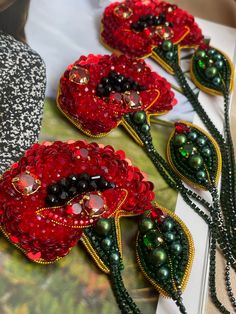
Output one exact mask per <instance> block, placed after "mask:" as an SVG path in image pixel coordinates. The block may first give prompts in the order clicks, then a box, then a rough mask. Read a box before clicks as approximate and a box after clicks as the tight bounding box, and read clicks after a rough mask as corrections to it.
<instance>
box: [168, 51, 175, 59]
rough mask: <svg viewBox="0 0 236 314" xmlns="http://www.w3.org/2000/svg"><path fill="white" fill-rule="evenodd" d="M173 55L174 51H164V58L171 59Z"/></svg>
mask: <svg viewBox="0 0 236 314" xmlns="http://www.w3.org/2000/svg"><path fill="white" fill-rule="evenodd" d="M173 57H174V53H173V52H172V51H168V52H167V53H166V59H168V60H172V59H173Z"/></svg>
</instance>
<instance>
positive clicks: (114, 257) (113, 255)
mask: <svg viewBox="0 0 236 314" xmlns="http://www.w3.org/2000/svg"><path fill="white" fill-rule="evenodd" d="M110 261H111V262H112V263H114V264H117V263H119V261H120V257H119V254H118V253H111V256H110Z"/></svg>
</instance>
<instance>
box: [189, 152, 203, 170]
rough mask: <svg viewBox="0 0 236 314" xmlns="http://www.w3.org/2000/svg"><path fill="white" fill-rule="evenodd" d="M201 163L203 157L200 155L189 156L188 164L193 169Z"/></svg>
mask: <svg viewBox="0 0 236 314" xmlns="http://www.w3.org/2000/svg"><path fill="white" fill-rule="evenodd" d="M202 164H203V159H202V157H201V156H200V155H193V156H191V157H190V158H189V165H190V166H191V167H192V168H194V169H199V168H200V167H201V166H202Z"/></svg>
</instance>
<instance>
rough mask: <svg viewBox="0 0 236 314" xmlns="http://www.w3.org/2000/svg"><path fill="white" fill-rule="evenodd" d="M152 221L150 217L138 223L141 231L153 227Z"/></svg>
mask: <svg viewBox="0 0 236 314" xmlns="http://www.w3.org/2000/svg"><path fill="white" fill-rule="evenodd" d="M153 227H154V223H153V221H152V219H151V218H144V219H142V220H141V221H140V223H139V230H140V232H142V233H146V232H147V231H149V230H151V229H153Z"/></svg>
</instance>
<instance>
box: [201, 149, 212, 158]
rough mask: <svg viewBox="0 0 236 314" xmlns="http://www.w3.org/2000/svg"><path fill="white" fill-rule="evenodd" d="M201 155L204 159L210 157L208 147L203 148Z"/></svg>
mask: <svg viewBox="0 0 236 314" xmlns="http://www.w3.org/2000/svg"><path fill="white" fill-rule="evenodd" d="M202 154H203V156H205V157H209V156H211V149H210V148H209V147H203V149H202Z"/></svg>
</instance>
